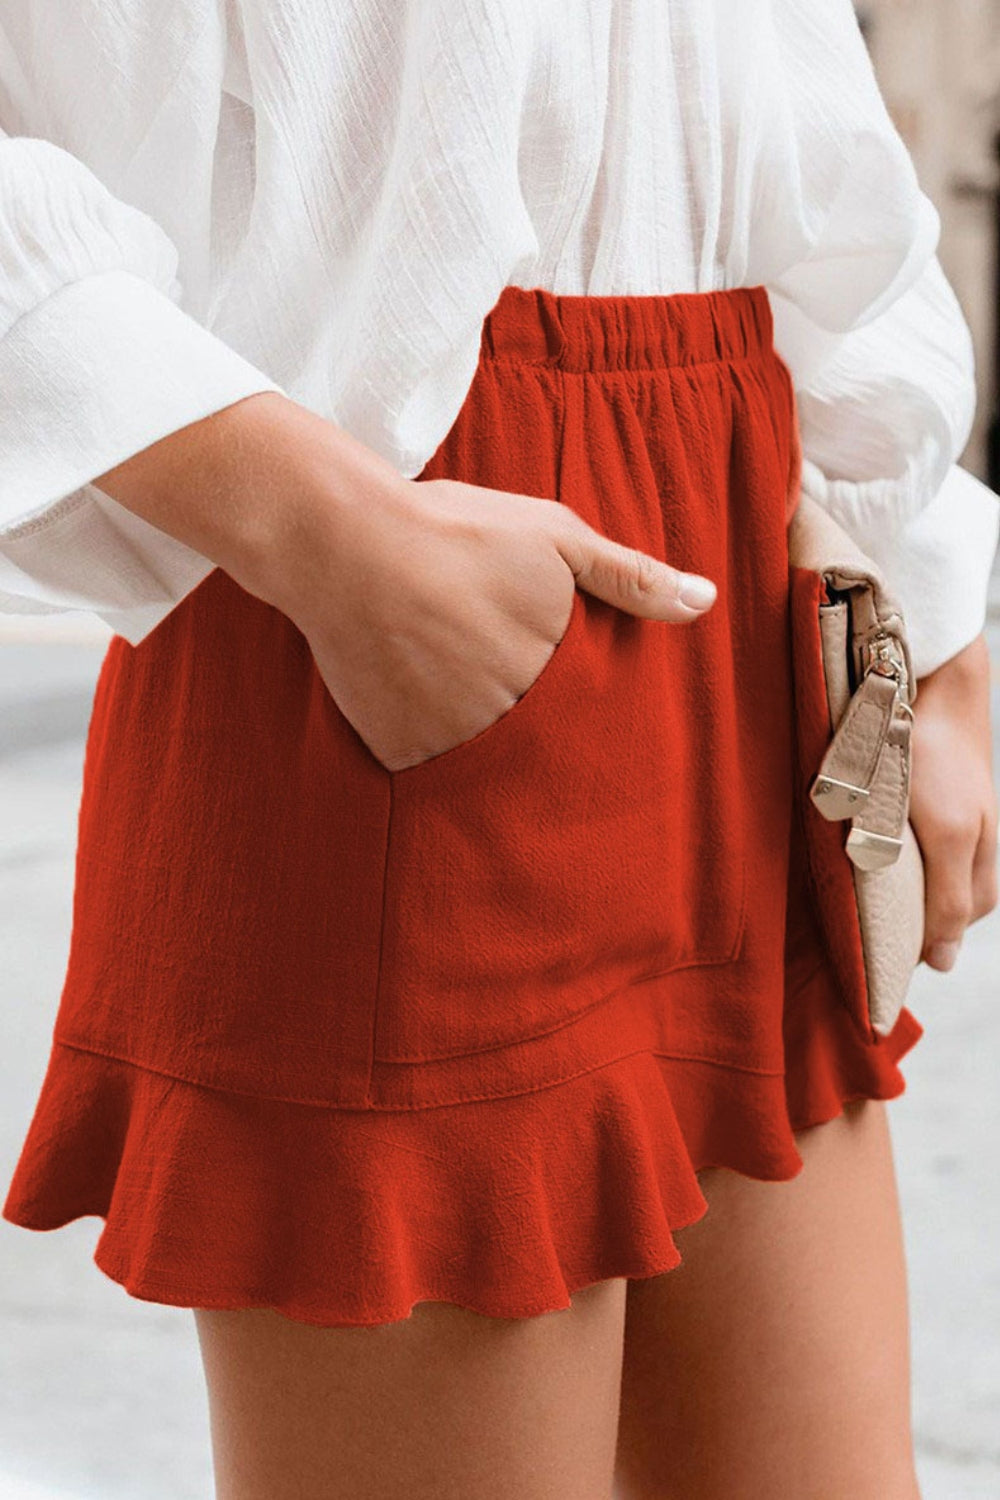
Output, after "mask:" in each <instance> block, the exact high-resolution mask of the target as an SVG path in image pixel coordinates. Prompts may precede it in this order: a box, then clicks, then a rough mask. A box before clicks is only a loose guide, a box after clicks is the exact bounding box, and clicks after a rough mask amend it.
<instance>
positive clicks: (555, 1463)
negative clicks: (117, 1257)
mask: <svg viewBox="0 0 1000 1500" xmlns="http://www.w3.org/2000/svg"><path fill="white" fill-rule="evenodd" d="M624 1316H625V1282H624V1281H623V1280H621V1279H618V1280H614V1281H604V1282H598V1283H595V1284H594V1285H592V1286H590V1287H586V1288H584V1289H583V1290H582V1291H580V1292H578V1293H577V1294H576V1295H575V1296H574V1298H573V1305H572V1306H571V1307H569V1308H566V1309H563V1310H560V1311H557V1312H552V1313H546V1314H543V1315H542V1316H540V1317H535V1318H527V1319H516V1320H515V1319H499V1318H496V1319H494V1318H486V1317H482V1316H480V1315H479V1314H477V1313H473V1312H470V1311H468V1310H466V1309H464V1308H460V1307H455V1306H452V1305H450V1304H448V1303H441V1302H421V1303H417V1305H416V1307H415V1308H414V1310H413V1313H412V1316H411V1317H410V1318H407V1319H405V1320H403V1321H401V1322H398V1323H393V1324H386V1325H384V1326H383V1327H380V1328H375V1329H369V1328H319V1327H314V1326H311V1325H309V1324H305V1323H301V1322H294V1321H292V1320H291V1319H289V1318H286V1317H284V1316H282V1315H281V1314H279V1313H277V1312H274V1311H271V1310H267V1309H249V1310H246V1311H237V1312H220V1311H207V1310H205V1309H196V1310H195V1319H196V1323H197V1328H198V1337H199V1341H200V1347H201V1354H202V1361H203V1364H204V1368H205V1375H206V1380H207V1384H208V1394H209V1414H210V1420H211V1431H212V1449H213V1456H214V1462H215V1473H216V1486H217V1488H216V1494H217V1497H218V1500H404V1497H405V1500H430V1497H433V1500H459V1497H461V1500H609V1497H610V1495H611V1488H612V1476H613V1471H614V1459H615V1438H616V1427H617V1416H618V1398H619V1391H620V1381H621V1350H622V1337H623V1329H624Z"/></svg>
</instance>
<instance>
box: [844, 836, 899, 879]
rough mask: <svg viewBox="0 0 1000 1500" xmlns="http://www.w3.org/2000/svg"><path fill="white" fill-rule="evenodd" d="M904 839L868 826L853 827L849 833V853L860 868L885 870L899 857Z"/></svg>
mask: <svg viewBox="0 0 1000 1500" xmlns="http://www.w3.org/2000/svg"><path fill="white" fill-rule="evenodd" d="M902 847H903V840H902V839H901V838H900V839H897V838H893V837H892V836H891V835H890V834H888V833H872V831H871V830H870V829H868V828H852V829H851V831H850V833H849V834H848V835H847V853H848V855H849V856H850V858H851V859H852V860H853V861H854V863H855V864H856V865H857V867H858V869H859V870H884V869H885V868H886V866H887V865H893V864H895V863H896V860H897V859H898V858H899V854H900V850H901V849H902Z"/></svg>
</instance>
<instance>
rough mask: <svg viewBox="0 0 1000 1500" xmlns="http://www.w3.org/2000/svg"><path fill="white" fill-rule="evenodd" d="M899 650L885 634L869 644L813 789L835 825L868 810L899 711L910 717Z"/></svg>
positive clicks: (814, 798) (815, 798)
mask: <svg viewBox="0 0 1000 1500" xmlns="http://www.w3.org/2000/svg"><path fill="white" fill-rule="evenodd" d="M893 648H894V641H893V638H892V637H891V636H890V635H889V634H888V633H887V632H884V631H883V632H878V633H877V634H876V635H875V636H873V637H872V638H871V640H870V641H868V642H867V643H866V646H865V652H864V654H865V658H866V662H867V665H866V667H865V672H864V676H863V677H862V679H861V682H860V683H859V685H858V687H857V689H856V690H855V692H854V694H853V696H852V697H851V701H850V703H849V704H848V706H847V711H846V713H845V714H844V717H843V718H842V719H841V721H840V723H839V724H838V726H837V729H836V731H835V733H834V736H833V738H832V739H831V741H830V743H829V745H828V746H827V749H826V753H825V754H824V756H823V759H822V761H821V763H820V768H819V771H818V772H817V773H816V775H815V777H814V778H813V781H812V785H811V786H810V788H809V795H810V797H811V798H812V801H813V803H814V804H815V806H816V807H817V808H818V809H819V811H820V812H821V813H822V814H823V816H824V818H829V819H830V820H831V821H836V820H837V819H839V818H850V817H854V816H855V815H856V814H858V813H860V812H861V811H862V810H863V808H864V806H865V803H866V802H867V800H868V798H869V796H870V795H871V788H872V782H873V780H874V778H875V775H876V772H877V769H878V764H879V760H880V758H881V755H882V749H883V746H884V745H885V741H886V735H887V734H888V732H889V726H890V724H891V723H892V721H893V718H894V716H895V714H896V711H897V708H900V707H902V708H904V709H905V710H906V711H907V712H909V705H908V704H906V703H905V701H904V698H903V690H904V688H905V677H906V670H905V665H904V663H903V662H902V660H901V658H900V656H899V654H898V651H897V650H894V649H893Z"/></svg>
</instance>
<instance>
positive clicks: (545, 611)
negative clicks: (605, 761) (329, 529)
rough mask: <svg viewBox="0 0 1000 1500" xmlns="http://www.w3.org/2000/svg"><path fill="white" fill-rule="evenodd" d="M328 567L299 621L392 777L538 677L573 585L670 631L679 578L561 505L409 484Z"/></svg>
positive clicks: (482, 723)
mask: <svg viewBox="0 0 1000 1500" xmlns="http://www.w3.org/2000/svg"><path fill="white" fill-rule="evenodd" d="M404 483H405V485H408V488H404V490H403V492H402V494H401V495H400V496H399V498H398V501H397V503H396V504H394V505H393V504H385V503H383V504H382V505H379V506H373V507H371V508H370V509H368V510H366V511H365V517H364V521H363V522H362V523H361V524H359V526H358V527H357V528H356V530H355V532H354V535H353V538H352V543H351V546H350V547H349V548H348V549H347V553H346V555H345V551H344V549H343V547H341V549H340V551H339V552H338V553H337V554H336V555H334V554H333V553H332V552H331V555H330V557H329V559H328V566H329V578H330V585H329V588H328V589H327V590H324V591H323V592H322V594H321V595H320V596H319V597H316V596H313V597H312V598H311V600H310V602H309V609H308V611H306V610H299V611H297V614H295V615H292V618H293V620H294V621H295V623H296V624H297V625H298V626H299V628H300V629H301V630H302V631H303V633H304V635H305V636H306V638H307V640H308V641H309V645H310V648H311V650H312V653H313V657H314V659H315V661H316V664H317V667H318V669H319V671H320V674H321V676H322V677H323V680H324V682H325V683H326V685H327V687H328V689H329V691H330V693H331V696H332V697H333V699H334V701H335V703H336V704H337V706H338V708H339V709H340V711H341V712H342V713H343V715H344V716H345V718H346V719H347V720H348V722H349V723H350V724H351V725H352V727H353V728H354V729H355V731H356V732H357V734H358V735H359V736H360V737H361V739H362V740H363V741H364V742H365V744H366V745H367V746H368V748H369V749H370V750H371V752H372V754H373V755H374V756H375V757H376V759H377V760H378V761H379V762H380V763H381V764H382V765H383V766H385V768H386V769H387V770H389V771H399V770H403V769H405V768H407V767H410V766H415V765H419V764H421V763H422V762H423V761H425V760H428V759H430V758H431V757H433V756H437V755H441V754H443V753H444V752H445V751H447V750H450V749H453V748H455V747H456V746H458V745H460V744H462V743H463V742H464V741H466V740H469V739H471V738H472V737H473V736H475V735H477V734H479V733H481V732H482V731H483V730H484V729H487V728H488V727H489V726H490V725H492V724H493V723H495V722H496V721H497V720H498V719H499V718H501V717H502V716H503V715H504V714H505V713H506V712H507V711H508V710H509V709H511V708H512V707H513V706H514V704H515V703H516V702H517V700H518V699H519V698H521V697H523V695H524V694H525V693H526V692H527V690H528V689H529V688H530V687H531V686H532V684H533V683H534V682H535V681H536V680H537V679H538V678H539V676H540V675H541V673H542V672H543V671H544V669H545V667H546V665H547V663H548V660H549V658H550V657H551V655H552V653H553V651H554V650H555V648H556V646H557V645H558V644H559V642H560V640H561V639H562V637H563V635H564V634H565V632H566V629H567V626H568V624H569V619H570V615H571V611H572V607H573V593H574V590H575V589H576V588H577V587H580V588H583V589H586V590H587V591H588V592H589V593H592V594H594V595H596V596H597V597H599V598H602V599H604V600H606V601H607V602H608V603H610V604H614V605H616V606H617V607H619V608H621V609H625V610H628V611H629V612H630V613H632V614H636V615H642V616H645V617H646V618H651V619H660V620H664V621H671V622H675V623H680V622H684V621H688V620H693V619H697V618H698V617H699V616H700V615H701V614H702V613H703V608H707V607H708V606H709V605H710V604H711V602H713V600H714V586H713V585H712V584H710V583H709V582H708V581H707V580H702V579H701V578H699V577H696V578H695V580H694V581H695V583H696V584H697V585H699V586H701V587H702V589H703V599H704V604H703V608H702V609H699V608H695V607H692V606H689V605H687V604H685V603H684V602H683V598H682V595H681V592H680V590H681V587H682V586H683V585H684V584H685V581H686V580H687V579H688V577H689V575H686V574H684V573H682V572H680V571H679V570H678V569H675V568H672V567H670V566H669V565H668V564H666V563H663V562H661V561H659V560H658V559H656V558H654V557H652V556H650V555H648V554H645V553H638V552H636V551H634V550H633V549H631V548H628V547H624V546H622V545H620V544H619V543H617V542H613V541H611V540H609V539H608V538H607V537H604V536H602V535H601V534H600V533H599V532H597V531H595V530H594V529H593V528H592V527H590V526H589V525H588V524H587V523H586V522H584V521H583V520H581V518H580V517H579V516H577V515H576V513H575V512H573V511H572V510H570V509H569V508H568V507H567V506H565V505H563V504H561V503H559V502H557V501H554V500H545V499H539V498H537V497H534V496H530V495H519V494H512V493H509V492H507V491H503V490H493V489H489V488H485V487H483V486H479V485H471V484H465V483H463V482H461V481H459V480H452V479H435V480H422V481H405V482H404Z"/></svg>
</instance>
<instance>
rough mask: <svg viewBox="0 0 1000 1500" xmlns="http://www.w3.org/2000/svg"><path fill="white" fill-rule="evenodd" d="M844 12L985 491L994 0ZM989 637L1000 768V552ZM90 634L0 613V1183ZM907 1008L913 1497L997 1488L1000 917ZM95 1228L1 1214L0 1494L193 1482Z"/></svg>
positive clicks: (991, 381) (191, 1463) (203, 1416)
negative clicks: (934, 303) (860, 32)
mask: <svg viewBox="0 0 1000 1500" xmlns="http://www.w3.org/2000/svg"><path fill="white" fill-rule="evenodd" d="M859 13H860V14H861V17H862V20H863V22H864V25H865V30H866V35H867V37H868V40H869V44H870V46H871V48H872V52H873V56H874V58H875V61H876V66H877V68H878V71H879V74H880V78H881V81H882V84H883V88H884V90H885V93H886V97H887V100H888V103H889V105H890V108H891V109H892V112H893V114H894V117H895V118H896V121H897V123H898V125H899V128H900V130H901V131H902V133H903V135H904V136H905V138H906V140H907V142H908V144H909V145H910V148H911V150H912V152H913V155H914V159H915V161H916V163H917V167H918V171H919V173H920V176H921V179H922V181H923V183H924V186H925V188H926V189H927V191H928V192H929V193H930V194H931V196H932V198H933V199H934V201H935V202H936V203H937V205H938V207H939V209H940V211H941V214H942V222H943V234H942V241H941V256H942V260H943V262H944V265H945V269H946V271H947V272H948V275H949V276H950V278H951V280H952V282H953V284H954V286H955V288H956V291H957V292H958V294H959V297H960V299H961V301H962V303H963V306H964V308H965V311H966V315H967V317H968V318H969V321H970V324H971V326H972V329H973V333H974V337H975V341H976V349H977V358H978V365H979V374H980V397H981V399H980V404H979V412H978V416H977V421H976V427H975V430H974V433H973V436H972V440H971V442H970V444H969V448H968V450H967V452H966V454H965V455H964V462H965V464H966V466H967V467H968V468H969V469H970V470H972V472H974V473H976V474H978V475H979V476H980V477H981V478H986V479H988V480H989V481H990V482H991V483H993V485H994V487H998V486H1000V472H998V458H997V451H998V447H1000V445H998V443H997V439H996V431H997V424H996V417H995V413H996V406H997V388H998V383H997V379H996V368H997V320H998V307H1000V297H998V268H997V264H998V263H997V225H998V221H1000V209H998V203H1000V198H998V182H1000V174H998V170H997V137H998V132H1000V0H866V3H865V4H864V5H861V6H859ZM989 637H990V645H991V652H992V656H993V681H994V687H993V722H994V746H995V760H996V762H997V775H998V778H1000V563H998V564H997V565H996V566H995V569H994V578H993V587H992V597H991V605H990V619H989ZM108 639H109V632H108V631H107V629H106V628H105V627H104V626H103V625H102V624H101V622H99V621H98V620H96V618H95V617H92V616H87V615H65V616H60V617H49V618H38V619H34V620H31V619H26V618H25V619H17V618H15V617H4V616H0V1028H2V1029H0V1035H2V1037H3V1041H4V1045H3V1047H2V1048H0V1099H2V1101H3V1103H2V1109H0V1184H2V1185H3V1187H4V1188H5V1187H6V1184H7V1182H8V1181H9V1179H10V1176H11V1173H12V1171H13V1167H14V1163H15V1159H16V1155H17V1152H18V1150H19V1148H20V1144H21V1141H22V1139H23V1135H24V1132H25V1130H26V1128H27V1124H28V1121H29V1118H30V1114H31V1110H32V1108H33V1105H34V1101H35V1098H36V1096H37V1092H38V1088H39V1086H40V1083H41V1079H42V1075H43V1072H44V1068H45V1062H46V1058H47V1053H48V1047H49V1041H50V1036H51V1029H52V1023H53V1020H54V1017H55V1011H56V1006H57V1003H58V999H59V993H60V989H61V985H62V979H63V973H64V968H65V963H66V957H67V953H68V946H69V935H70V922H71V901H72V881H73V856H74V849H75V837H76V814H77V808H78V802H79V794H80V776H81V769H82V757H83V742H84V734H85V731H86V725H87V721H88V717H89V712H90V704H91V699H92V694H93V688H94V683H95V680H96V676H97V671H98V668H99V666H100V662H101V658H102V656H103V653H104V649H105V646H106V643H107V641H108ZM908 1004H909V1005H910V1008H911V1009H912V1010H913V1011H914V1013H915V1014H916V1015H917V1016H918V1017H919V1019H920V1020H921V1021H922V1022H923V1024H924V1027H925V1030H926V1035H925V1037H924V1038H923V1040H922V1041H921V1042H920V1043H919V1044H918V1046H917V1047H916V1049H915V1050H914V1051H913V1052H912V1053H911V1054H910V1055H909V1057H908V1058H906V1059H905V1060H904V1063H903V1071H904V1073H905V1075H906V1078H907V1084H908V1087H907V1091H906V1093H905V1094H904V1095H903V1096H902V1097H901V1098H899V1099H898V1100H896V1101H894V1102H893V1103H891V1104H890V1105H889V1113H890V1120H891V1123H892V1129H893V1136H894V1140H895V1145H896V1157H897V1164H898V1174H899V1183H900V1192H901V1196H902V1200H903V1211H904V1220H905V1228H906V1237H907V1247H908V1255H909V1263H910V1295H911V1312H912V1321H913V1361H914V1415H915V1422H916V1434H917V1453H918V1463H919V1470H920V1477H921V1483H922V1486H923V1496H924V1500H998V1497H1000V1251H998V1248H997V1247H998V1246H1000V1194H998V1191H997V1187H996V1181H997V1174H996V1163H997V1160H998V1159H1000V1088H998V1086H997V1080H998V1076H1000V916H998V917H991V918H988V919H986V920H985V921H984V922H980V923H978V924H975V925H973V927H971V928H970V929H969V930H968V932H967V935H966V938H965V942H964V944H963V948H962V954H961V957H960V959H959V962H958V964H957V966H956V967H955V969H953V970H952V971H951V973H949V974H938V973H934V972H933V971H931V970H928V969H927V968H926V966H921V968H920V969H918V971H917V974H916V976H915V979H914V982H913V986H912V989H911V992H910V996H909V1000H908ZM100 1228H101V1224H100V1222H99V1221H97V1220H95V1219H90V1220H83V1221H79V1222H77V1223H75V1224H72V1225H69V1226H68V1227H66V1228H64V1229H61V1230H59V1231H57V1232H55V1233H53V1234H44V1235H43V1234H32V1233H29V1232H28V1231H25V1230H22V1229H18V1228H15V1227H13V1226H11V1225H9V1224H7V1223H0V1388H2V1390H3V1398H2V1401H0V1500H168V1497H169V1500H209V1497H210V1496H211V1493H212V1484H211V1465H210V1457H209V1437H208V1420H207V1413H206V1409H205V1399H204V1388H203V1379H202V1373H201V1364H200V1360H199V1357H198V1353H197V1345H196V1340H195V1333H194V1323H193V1319H192V1317H191V1314H190V1312H188V1311H186V1310H184V1309H171V1308H166V1307H160V1306H157V1305H155V1304H149V1303H142V1302H139V1301H136V1300H133V1299H131V1298H129V1297H128V1296H127V1295H126V1294H125V1293H124V1292H123V1291H122V1290H121V1289H120V1288H119V1287H118V1286H117V1285H116V1284H114V1283H113V1282H111V1281H109V1280H108V1279H107V1278H106V1277H104V1276H103V1275H102V1274H101V1272H99V1271H98V1270H97V1268H96V1267H95V1266H94V1265H93V1264H92V1262H91V1259H90V1256H91V1253H92V1251H93V1246H94V1244H95V1243H96V1240H97V1237H98V1234H99V1232H100ZM782 1500H786V1497H782ZM787 1500H796V1497H795V1496H788V1497H787Z"/></svg>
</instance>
